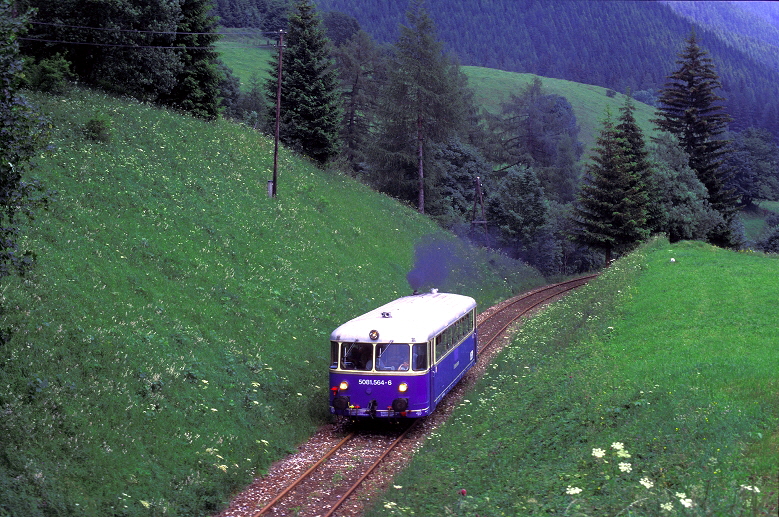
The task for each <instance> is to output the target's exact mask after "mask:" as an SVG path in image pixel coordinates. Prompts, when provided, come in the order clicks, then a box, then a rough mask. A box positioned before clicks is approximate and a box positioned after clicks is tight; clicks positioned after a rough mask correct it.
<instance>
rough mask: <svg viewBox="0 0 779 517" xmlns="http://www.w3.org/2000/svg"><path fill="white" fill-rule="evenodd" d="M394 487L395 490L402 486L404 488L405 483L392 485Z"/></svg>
mask: <svg viewBox="0 0 779 517" xmlns="http://www.w3.org/2000/svg"><path fill="white" fill-rule="evenodd" d="M392 487H393V488H394V489H395V490H400V489H401V488H403V485H392Z"/></svg>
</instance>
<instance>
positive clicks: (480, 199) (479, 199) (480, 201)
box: [471, 176, 487, 246]
mask: <svg viewBox="0 0 779 517" xmlns="http://www.w3.org/2000/svg"><path fill="white" fill-rule="evenodd" d="M475 183H476V185H475V189H476V192H475V195H474V196H473V210H472V211H471V233H473V232H474V231H475V230H476V225H481V227H482V229H483V230H484V245H485V246H486V245H487V216H486V215H484V194H483V193H482V191H481V178H480V177H479V176H476V182H475ZM477 206H478V207H479V212H480V213H479V214H477V213H476V208H477ZM477 216H480V217H481V218H480V219H477Z"/></svg>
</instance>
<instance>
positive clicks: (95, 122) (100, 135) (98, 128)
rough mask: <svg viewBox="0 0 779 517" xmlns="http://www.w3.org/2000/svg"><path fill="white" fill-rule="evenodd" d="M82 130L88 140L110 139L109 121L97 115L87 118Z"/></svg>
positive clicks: (107, 140) (102, 140)
mask: <svg viewBox="0 0 779 517" xmlns="http://www.w3.org/2000/svg"><path fill="white" fill-rule="evenodd" d="M83 131H84V135H85V136H86V137H87V138H88V139H90V140H94V141H96V142H109V141H110V140H111V121H110V120H108V119H106V118H104V117H101V116H97V117H95V118H92V119H89V120H88V121H87V123H86V124H84V129H83Z"/></svg>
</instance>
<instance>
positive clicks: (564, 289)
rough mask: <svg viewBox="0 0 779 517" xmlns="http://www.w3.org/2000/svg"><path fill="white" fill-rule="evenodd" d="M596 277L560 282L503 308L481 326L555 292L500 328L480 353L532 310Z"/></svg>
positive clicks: (520, 298) (590, 276)
mask: <svg viewBox="0 0 779 517" xmlns="http://www.w3.org/2000/svg"><path fill="white" fill-rule="evenodd" d="M596 276H598V275H588V276H583V277H580V278H574V279H573V280H567V281H565V282H560V283H557V284H553V285H550V286H547V287H544V288H542V289H539V290H538V291H534V292H531V293H528V294H527V295H525V296H521V297H518V298H517V299H516V300H514V301H513V302H512V303H509V304H508V305H506V306H505V307H503V308H501V310H500V311H497V312H496V313H495V314H493V315H491V316H490V317H488V318H487V319H486V320H485V321H483V322H482V323H481V325H484V324H485V323H487V322H488V321H490V320H492V319H493V318H495V317H497V316H498V315H499V314H501V313H503V312H504V311H505V310H506V309H508V308H509V307H511V306H513V305H516V304H518V303H520V302H523V301H528V299H531V298H533V297H534V296H538V295H541V294H543V293H546V292H547V291H554V293H553V294H548V295H545V296H544V298H542V299H541V300H539V301H537V302H536V303H534V304H533V305H531V306H530V307H527V308H526V309H525V310H523V311H521V312H520V313H519V314H517V315H516V317H514V318H512V319H511V320H509V321H508V322H507V323H506V324H505V325H503V326H502V327H500V330H498V331H497V332H495V333H494V334H493V335H492V336H491V337H490V338H489V340H488V341H487V342H486V343H485V344H484V345H482V347H481V348H480V349H479V352H481V351H483V350H486V349H487V347H489V346H490V345H491V344H492V343H493V342H494V341H495V340H496V339H498V337H499V336H501V335H502V334H503V333H504V332H505V331H506V329H507V328H509V327H510V326H511V325H512V324H514V322H516V321H517V320H518V319H519V318H521V317H522V316H524V315H525V314H527V313H528V312H530V311H531V310H533V309H535V308H536V307H538V306H539V305H542V304H544V303H546V302H548V301H549V300H551V299H552V298H555V297H557V296H560V295H561V294H564V293H567V292H568V291H572V290H574V289H576V288H578V287H581V286H582V285H584V284H586V283H587V282H589V281H590V280H591V279H593V278H595V277H596ZM570 284H574V285H570ZM561 287H562V290H558V289H560V288H561Z"/></svg>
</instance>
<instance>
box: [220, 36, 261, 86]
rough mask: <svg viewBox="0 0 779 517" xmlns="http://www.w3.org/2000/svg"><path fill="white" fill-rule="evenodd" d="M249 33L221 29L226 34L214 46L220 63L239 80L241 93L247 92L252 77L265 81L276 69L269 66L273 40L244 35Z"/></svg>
mask: <svg viewBox="0 0 779 517" xmlns="http://www.w3.org/2000/svg"><path fill="white" fill-rule="evenodd" d="M250 31H251V29H225V28H223V29H222V32H224V33H226V34H225V35H224V36H222V38H221V39H220V40H219V41H218V42H217V43H216V45H215V46H216V50H217V52H219V54H220V56H221V58H222V61H223V62H224V63H225V64H226V65H227V66H228V67H230V69H231V70H232V71H233V74H234V75H235V76H236V77H238V79H239V80H240V82H241V90H243V91H248V90H249V87H250V81H251V79H252V76H254V75H256V76H257V77H259V78H261V79H265V78H266V77H267V76H268V74H275V73H276V68H275V67H274V66H271V61H272V59H273V45H275V40H272V39H271V40H269V39H268V38H267V37H260V35H257V36H255V35H254V34H247V33H246V32H250Z"/></svg>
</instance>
